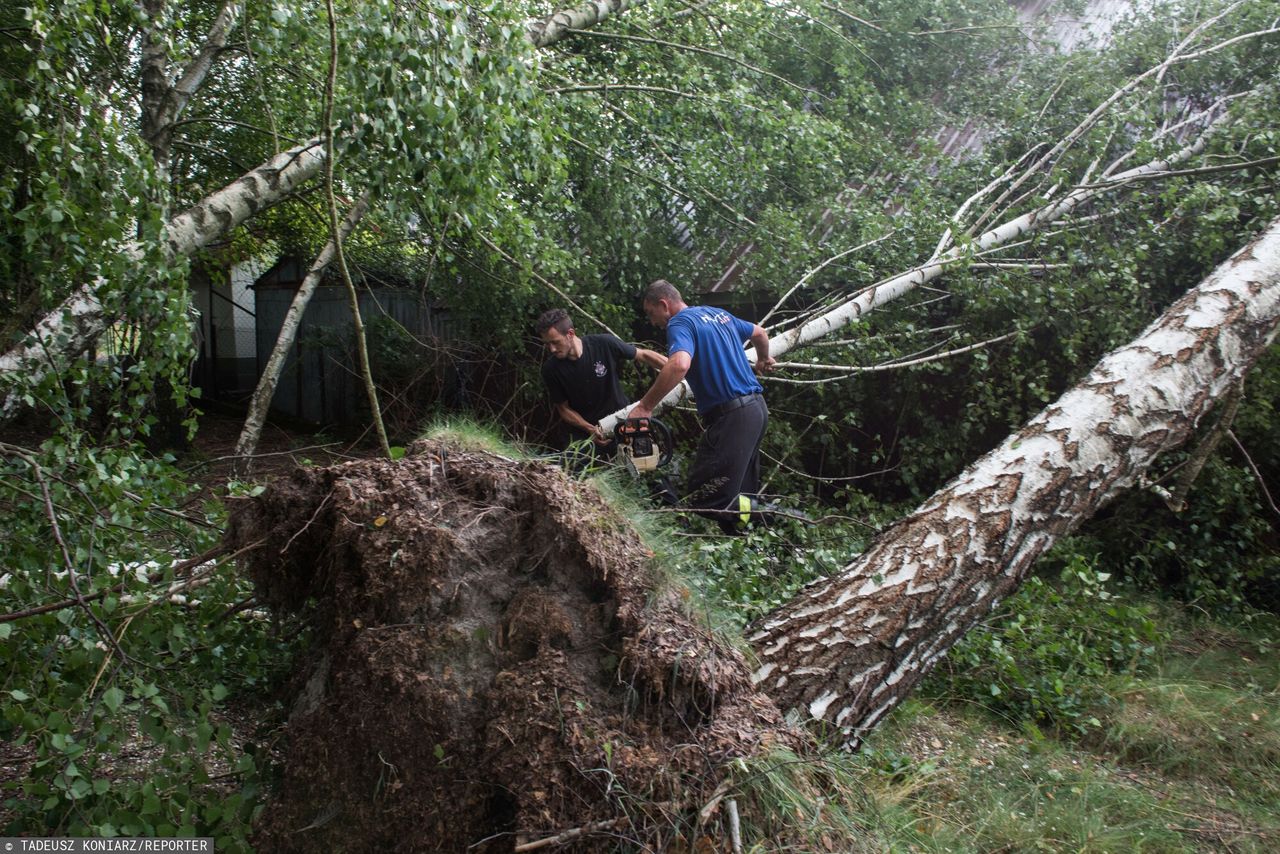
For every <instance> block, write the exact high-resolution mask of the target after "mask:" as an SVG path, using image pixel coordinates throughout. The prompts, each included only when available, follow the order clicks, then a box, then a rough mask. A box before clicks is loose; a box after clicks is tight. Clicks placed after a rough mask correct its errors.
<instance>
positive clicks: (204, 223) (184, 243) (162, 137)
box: [0, 0, 639, 418]
mask: <svg viewBox="0 0 1280 854" xmlns="http://www.w3.org/2000/svg"><path fill="white" fill-rule="evenodd" d="M635 5H639V2H636V0H597V2H592V3H587V4H585V5H583V6H581V7H577V8H574V9H569V10H565V11H561V12H557V13H555V14H554V15H550V16H548V17H547V18H544V19H541V20H539V21H536V22H534V23H531V24H530V25H529V28H528V30H527V31H526V33H527V36H528V38H529V40H530V41H531V42H532V43H533V45H534V46H535V47H539V48H541V47H547V46H548V45H551V44H554V43H555V42H557V41H559V40H561V39H562V38H564V37H565V36H566V35H568V34H569V33H570V32H571V31H572V30H574V29H583V28H586V27H591V26H594V25H596V24H598V23H600V22H601V21H603V20H605V19H606V18H608V17H611V16H614V15H618V14H621V13H622V12H624V11H626V10H627V9H629V8H631V7H632V6H635ZM163 8H164V3H163V0H148V2H147V3H146V4H145V6H144V13H145V14H147V15H148V17H150V18H151V19H152V20H155V19H157V18H158V17H159V15H160V14H161V13H162V12H163ZM240 11H241V4H237V3H230V2H228V3H226V4H224V5H223V7H222V9H221V10H220V12H219V13H218V16H217V18H216V19H215V21H214V24H213V26H212V27H211V29H210V32H209V35H208V38H207V40H206V43H205V45H204V47H203V48H202V49H201V51H200V53H199V54H197V56H195V57H194V58H193V59H192V61H191V63H190V64H189V65H188V66H187V68H186V69H184V71H183V73H182V75H181V76H180V77H179V79H178V80H177V81H176V83H174V84H173V85H172V86H171V85H169V82H168V79H167V74H168V72H167V65H168V56H167V53H166V52H165V50H164V47H163V45H162V43H161V40H159V39H158V38H156V37H154V34H151V33H150V32H148V34H147V36H146V37H145V38H144V40H143V41H144V44H143V51H142V52H143V56H142V65H143V71H142V74H143V81H142V89H143V101H144V109H143V117H142V123H143V135H144V137H145V138H147V139H148V140H149V141H150V143H151V145H152V146H153V148H155V147H156V146H158V147H159V148H158V150H157V157H158V158H167V145H168V142H167V136H168V133H169V131H170V130H171V129H172V125H173V122H174V120H175V119H176V118H177V116H178V115H179V114H180V113H181V112H182V110H183V108H184V107H185V106H186V104H187V102H188V101H189V100H190V98H191V95H192V94H193V93H194V92H195V91H196V90H197V89H198V88H199V86H200V85H201V84H202V83H203V82H204V79H205V77H206V76H207V74H208V73H209V71H210V69H211V68H212V65H213V60H214V58H216V56H217V54H218V52H219V51H220V50H222V49H223V47H225V43H226V38H227V35H228V33H229V32H230V30H231V28H232V27H233V26H234V24H235V22H236V20H237V19H238V17H239V15H240ZM323 165H324V150H323V148H322V147H321V145H320V140H319V139H312V140H309V141H307V142H304V143H302V144H301V145H299V146H295V147H294V148H291V149H289V150H287V151H284V152H281V153H280V154H278V155H276V156H275V157H272V158H271V159H270V160H268V161H266V162H265V163H263V164H262V165H261V166H258V167H257V168H255V169H253V170H252V171H250V172H249V173H247V174H246V175H244V176H243V177H241V178H239V179H238V180H236V181H235V182H233V183H232V184H229V185H228V186H226V187H224V188H223V189H221V190H219V191H217V192H216V193H214V194H213V195H211V196H208V197H207V198H205V199H203V200H201V201H200V202H199V203H198V204H196V205H195V206H194V207H192V208H191V209H190V210H188V211H186V212H184V213H182V214H179V215H178V216H175V217H173V218H172V219H171V220H169V225H168V240H167V244H168V250H169V251H170V253H172V257H182V256H185V255H190V254H192V253H193V252H195V251H196V250H198V249H200V248H202V247H204V246H206V245H208V244H209V243H211V242H212V241H214V240H217V239H219V238H221V237H223V236H224V235H226V234H227V233H228V232H230V231H231V230H232V229H233V228H235V227H236V226H238V225H240V224H241V223H242V222H244V221H245V220H247V219H249V218H250V217H251V216H253V215H254V214H256V213H258V212H259V211H261V210H263V209H265V208H267V207H269V206H271V205H273V204H275V203H276V202H278V201H280V200H281V199H283V198H285V197H286V196H288V195H289V194H290V193H292V192H294V190H296V189H297V188H298V187H300V186H301V185H302V184H303V183H305V182H307V181H309V180H311V179H312V178H314V177H316V176H317V175H318V174H320V170H321V168H322V167H323ZM123 251H124V252H126V253H128V254H129V255H131V256H133V257H136V258H138V259H140V258H141V257H142V254H141V251H140V248H139V247H138V246H137V245H136V244H131V245H129V246H127V247H125V249H124V250H123ZM104 284H105V282H103V281H102V280H98V281H94V282H90V283H87V284H84V285H82V286H80V287H79V288H77V289H76V290H75V292H73V293H72V294H71V295H70V296H68V297H67V298H66V299H65V300H64V301H63V302H62V303H61V304H60V305H59V306H58V307H57V308H55V309H54V310H53V311H51V312H50V313H49V314H47V315H45V316H44V317H43V318H42V319H41V320H40V322H39V323H38V324H37V325H36V327H35V328H34V329H33V330H31V333H30V334H29V335H28V336H27V337H26V339H25V340H24V341H23V342H22V343H19V344H18V345H16V346H14V347H11V348H10V349H9V350H8V351H7V352H5V353H4V354H3V355H0V380H2V379H3V378H5V377H9V376H11V375H13V374H16V373H17V372H19V371H21V372H23V373H25V374H27V375H29V376H37V377H38V376H42V375H43V374H44V373H45V372H46V371H47V370H48V369H49V368H50V361H49V359H50V354H54V355H55V356H57V355H61V356H66V355H74V354H77V353H82V352H84V351H85V350H86V349H87V348H88V347H89V346H90V345H91V344H92V343H93V341H94V340H96V339H97V337H98V336H99V335H101V334H102V332H103V330H105V329H106V327H107V326H108V325H109V323H110V320H111V319H110V318H104V317H103V316H102V304H101V302H100V301H99V299H98V295H97V294H98V289H99V288H101V287H102V286H103V285H104ZM14 400H15V398H14V397H13V396H12V395H11V394H8V393H4V397H3V405H2V406H0V418H2V417H4V416H5V415H8V414H11V413H12V412H13V410H14V406H15V403H14Z"/></svg>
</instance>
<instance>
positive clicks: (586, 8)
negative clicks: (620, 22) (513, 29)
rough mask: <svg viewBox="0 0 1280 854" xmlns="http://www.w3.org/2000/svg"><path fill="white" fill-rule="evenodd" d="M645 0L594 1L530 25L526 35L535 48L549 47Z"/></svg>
mask: <svg viewBox="0 0 1280 854" xmlns="http://www.w3.org/2000/svg"><path fill="white" fill-rule="evenodd" d="M643 2H644V0H592V2H589V3H583V4H582V5H581V6H577V7H574V8H573V9H565V10H563V11H560V12H556V13H555V14H554V15H549V16H547V17H546V18H542V19H541V20H538V21H533V22H531V23H530V24H529V28H528V30H526V31H525V32H526V35H527V36H528V39H529V41H530V42H532V43H533V46H534V47H548V46H549V45H552V44H555V43H556V42H558V41H560V40H561V39H563V38H564V37H565V36H567V35H568V34H569V33H570V32H572V31H573V30H584V29H586V28H587V27H594V26H595V25H596V24H599V23H601V22H602V21H604V20H605V19H606V18H610V17H613V16H615V15H621V14H622V13H623V12H625V11H627V10H628V9H630V8H631V7H633V6H639V5H640V4H641V3H643Z"/></svg>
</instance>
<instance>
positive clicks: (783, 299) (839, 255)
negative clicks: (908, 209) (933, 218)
mask: <svg viewBox="0 0 1280 854" xmlns="http://www.w3.org/2000/svg"><path fill="white" fill-rule="evenodd" d="M897 231H898V230H897V229H896V228H894V229H890V230H889V232H888V233H886V234H882V235H881V236H880V237H877V238H876V239H875V240H868V241H867V242H866V243H860V244H858V245H857V246H855V247H853V248H852V249H846V250H845V251H843V252H838V253H836V254H835V255H832V256H831V257H830V258H828V259H827V260H825V261H823V262H822V263H821V264H819V265H818V266H816V267H814V268H813V269H812V270H810V271H809V272H807V273H805V274H804V275H803V276H801V277H800V278H799V280H798V281H797V282H796V283H795V284H794V285H792V286H791V288H790V289H789V290H788V291H787V292H786V293H785V294H783V295H782V297H781V298H780V299H779V300H778V301H777V302H776V303H775V304H774V306H773V308H771V309H769V310H768V311H767V312H766V313H765V315H764V317H762V318H760V321H759V323H760V325H761V326H764V325H765V323H767V322H768V321H769V318H771V317H773V316H774V315H775V314H777V312H778V309H780V308H782V306H783V305H784V304H785V303H786V301H787V300H789V299H790V298H791V295H792V294H794V293H795V292H796V291H798V290H800V288H802V287H804V283H805V282H807V281H809V279H811V278H813V277H814V276H815V275H817V274H818V273H819V272H821V271H822V270H823V269H824V268H826V267H827V266H828V265H830V264H832V263H833V262H835V261H839V260H840V259H841V258H844V257H846V256H849V255H852V254H853V253H854V252H858V251H860V250H863V249H866V248H867V247H869V246H875V245H876V244H877V243H879V242H881V241H883V240H888V239H889V238H890V237H892V236H893V235H894V234H895V233H897Z"/></svg>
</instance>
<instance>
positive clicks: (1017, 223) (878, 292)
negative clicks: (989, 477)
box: [600, 132, 1209, 433]
mask: <svg viewBox="0 0 1280 854" xmlns="http://www.w3.org/2000/svg"><path fill="white" fill-rule="evenodd" d="M1208 136H1209V134H1208V133H1207V132H1206V133H1204V134H1201V136H1200V137H1199V138H1198V139H1197V140H1196V141H1195V142H1194V143H1193V144H1191V145H1189V146H1186V147H1185V148H1183V149H1181V150H1179V151H1177V152H1175V153H1174V154H1173V155H1171V156H1169V157H1166V158H1163V159H1160V160H1153V161H1151V162H1150V163H1146V164H1143V165H1142V166H1138V167H1135V168H1133V169H1130V170H1128V171H1127V172H1123V173H1121V174H1119V175H1116V176H1114V177H1113V178H1110V179H1108V180H1107V181H1106V182H1105V183H1101V184H1091V185H1088V186H1082V187H1077V188H1075V189H1073V190H1071V191H1070V192H1069V193H1067V194H1066V195H1064V196H1063V197H1062V198H1061V199H1059V200H1058V201H1056V202H1052V203H1050V204H1047V205H1044V206H1043V207H1040V208H1037V209H1036V210H1034V211H1031V212H1030V213H1026V214H1023V215H1021V216H1018V217H1015V218H1013V219H1011V220H1009V221H1008V222H1006V223H1004V224H1003V225H1000V226H997V227H996V228H993V229H991V230H990V231H987V232H986V233H985V234H982V235H981V236H979V237H978V238H977V239H976V240H974V242H973V248H972V250H970V249H968V248H964V247H953V248H952V249H950V250H948V251H947V252H944V253H943V254H942V255H940V256H938V257H937V258H936V259H934V260H932V261H930V262H928V263H926V264H924V265H923V266H920V267H917V268H916V269H914V270H908V271H907V272H905V273H901V274H899V275H897V276H894V277H893V278H891V279H889V280H887V281H885V282H882V283H881V284H878V285H876V286H875V287H872V288H867V289H866V290H865V291H863V292H861V293H860V294H858V295H857V296H856V297H854V298H852V299H849V300H847V301H845V302H842V303H840V304H838V305H836V306H835V307H834V308H831V309H830V310H828V311H827V312H825V313H823V314H821V315H819V316H818V317H815V318H813V319H812V320H810V321H808V322H807V323H805V324H803V325H801V326H798V327H796V328H794V329H789V330H787V331H786V332H781V333H777V334H771V337H770V342H769V353H770V355H772V356H773V357H774V358H775V359H776V358H780V357H781V356H782V355H783V354H784V353H788V352H790V351H791V350H794V349H796V348H798V347H803V346H804V345H805V344H809V343H811V342H813V341H816V340H818V339H819V338H822V337H823V336H826V335H829V334H831V333H832V332H836V331H838V330H840V329H841V328H842V327H844V326H845V324H848V323H856V322H858V320H860V319H861V318H862V316H863V315H864V314H866V313H867V312H870V311H872V310H874V309H877V308H879V307H880V306H882V305H885V304H886V303H889V302H892V301H893V300H896V299H898V298H899V297H901V296H905V295H906V294H909V293H911V292H912V291H914V290H915V289H916V288H918V287H920V286H921V285H925V284H928V283H929V282H932V281H934V280H935V279H937V278H938V277H940V276H941V275H942V274H943V273H945V272H946V271H947V270H948V269H950V268H951V267H954V266H956V265H957V264H960V263H962V262H963V261H965V260H966V258H968V257H969V254H970V251H973V252H984V251H987V250H990V249H996V248H998V247H1000V246H1004V245H1005V244H1008V243H1012V242H1014V241H1016V240H1018V239H1019V238H1021V237H1023V236H1025V235H1027V234H1029V233H1031V232H1033V231H1036V230H1038V229H1040V228H1042V227H1044V226H1046V225H1050V224H1052V223H1054V222H1057V221H1059V220H1061V219H1062V218H1063V217H1065V216H1067V215H1069V214H1070V213H1071V212H1072V211H1074V210H1076V209H1077V208H1079V207H1080V206H1081V205H1084V204H1086V203H1088V202H1090V201H1093V200H1094V199H1096V198H1098V197H1099V196H1101V195H1103V194H1105V193H1109V192H1111V191H1113V190H1115V189H1117V188H1119V187H1124V186H1127V185H1128V184H1130V183H1133V182H1135V181H1141V180H1145V179H1148V178H1150V177H1153V176H1158V175H1160V174H1161V173H1163V172H1168V171H1170V170H1171V169H1172V168H1173V167H1174V166H1175V165H1177V164H1179V163H1182V162H1184V161H1186V160H1188V159H1189V158H1191V157H1194V156H1195V155H1197V154H1199V153H1200V152H1201V151H1203V150H1204V147H1205V144H1206V143H1207V141H1208ZM747 358H748V359H749V360H751V361H753V362H754V361H755V350H754V349H753V348H747ZM692 398H693V392H692V391H691V390H690V389H689V386H688V384H687V383H684V382H682V383H680V384H679V385H678V386H676V387H675V388H674V389H672V390H671V391H670V392H669V393H668V394H667V396H666V397H664V398H663V399H662V401H661V402H660V403H659V404H658V406H657V407H655V408H654V411H655V412H658V411H660V410H662V409H667V408H669V407H672V406H675V405H676V404H677V403H680V402H681V401H683V400H691V399H692ZM634 405H635V404H628V405H627V406H626V407H624V408H622V409H620V410H618V411H617V412H615V413H613V414H612V415H608V416H606V417H604V418H602V419H600V426H601V428H602V429H603V430H604V431H605V432H606V433H609V432H611V431H612V430H613V428H614V425H616V424H617V423H618V421H619V420H620V419H622V418H624V417H625V416H626V414H627V412H629V411H630V409H631V407H632V406H634Z"/></svg>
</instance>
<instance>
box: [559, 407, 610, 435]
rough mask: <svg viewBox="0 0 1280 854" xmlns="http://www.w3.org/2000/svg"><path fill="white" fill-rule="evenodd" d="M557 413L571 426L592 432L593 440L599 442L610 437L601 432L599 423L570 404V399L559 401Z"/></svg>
mask: <svg viewBox="0 0 1280 854" xmlns="http://www.w3.org/2000/svg"><path fill="white" fill-rule="evenodd" d="M556 413H557V414H558V415H559V416H560V420H561V421H563V422H564V423H566V424H568V425H569V426H570V427H576V428H578V429H579V430H582V431H584V432H587V433H590V434H591V439H592V441H594V442H597V443H599V444H603V443H605V442H607V441H609V439H608V437H607V436H605V435H604V433H601V432H600V426H599V425H598V424H592V423H591V422H590V421H588V420H587V419H585V418H583V417H582V416H581V415H579V414H578V410H576V409H574V408H573V407H572V406H570V405H569V402H568V401H565V400H562V401H560V402H559V403H557V404H556Z"/></svg>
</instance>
